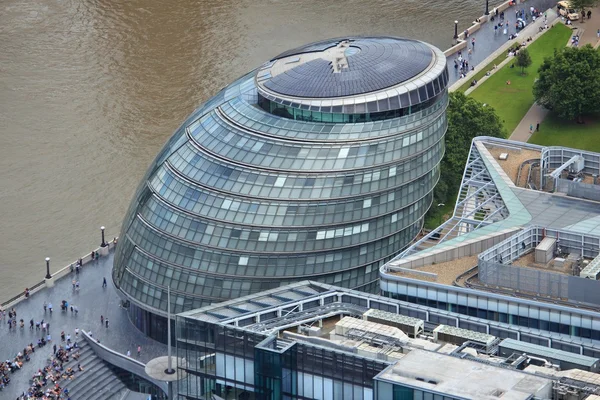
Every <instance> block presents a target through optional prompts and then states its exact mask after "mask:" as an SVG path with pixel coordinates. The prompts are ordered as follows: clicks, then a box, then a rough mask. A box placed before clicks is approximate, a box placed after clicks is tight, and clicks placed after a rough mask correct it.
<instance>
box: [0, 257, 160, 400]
mask: <svg viewBox="0 0 600 400" xmlns="http://www.w3.org/2000/svg"><path fill="white" fill-rule="evenodd" d="M112 264H113V254H112V253H111V254H110V255H108V256H106V257H102V258H101V259H100V260H98V261H95V262H92V263H90V264H86V265H85V266H84V267H83V269H82V271H81V273H80V274H79V281H80V286H81V288H80V291H79V292H76V291H74V290H73V288H72V284H71V280H72V279H73V278H75V274H74V273H72V275H71V277H65V278H63V279H60V280H59V281H58V282H56V284H55V286H54V287H53V288H50V289H43V290H41V291H39V292H38V293H35V294H34V295H32V296H31V297H30V298H29V299H28V300H25V301H22V302H21V303H19V304H17V305H16V306H15V307H14V308H15V309H16V311H17V320H20V319H21V318H22V319H23V320H25V323H26V327H25V328H24V329H20V328H16V329H15V328H13V329H12V330H10V331H9V329H8V325H7V323H6V319H4V320H0V359H1V360H7V359H13V358H14V357H15V356H16V354H17V352H19V351H23V348H24V347H25V346H26V345H27V344H29V343H31V342H33V343H34V344H35V343H37V339H38V338H41V336H42V335H41V331H36V330H35V329H34V330H30V329H29V320H30V319H31V318H33V319H34V321H39V320H41V319H44V320H45V321H46V322H49V323H50V333H51V335H52V342H53V343H51V344H50V345H46V346H45V347H42V348H39V349H38V348H36V350H35V353H33V354H32V356H31V361H30V362H27V363H25V364H24V366H23V369H22V370H20V371H17V372H15V373H14V374H12V375H11V382H10V384H9V385H8V386H7V387H6V388H5V389H4V390H3V391H2V392H0V398H2V399H15V398H16V397H17V396H18V395H19V394H20V393H22V392H23V390H25V389H26V388H27V387H28V386H29V380H30V379H31V377H32V375H33V374H34V372H35V371H37V370H38V369H39V368H42V367H43V366H44V365H45V362H46V360H47V358H48V357H49V356H50V354H51V353H52V344H57V346H58V345H60V344H61V341H60V332H61V331H65V333H70V334H71V338H72V340H73V339H74V338H75V332H74V331H75V328H79V329H85V330H86V331H92V333H93V335H94V337H95V338H98V339H100V342H101V343H102V344H104V345H106V346H108V347H109V348H111V349H113V350H115V351H117V352H121V353H126V352H127V350H131V353H132V354H136V349H137V345H138V344H139V345H141V346H142V354H141V357H140V358H139V360H140V361H141V362H144V363H145V362H147V361H148V360H150V359H151V358H154V357H157V356H162V355H165V354H166V353H167V347H166V346H165V345H163V344H161V343H158V342H156V341H154V340H152V339H149V338H148V337H146V336H145V335H144V334H142V333H141V332H140V331H138V330H137V329H136V328H135V327H134V326H133V325H132V324H131V322H129V320H128V318H127V312H126V310H124V309H122V308H120V307H119V301H120V299H119V297H118V295H117V293H116V289H115V288H114V287H113V285H112V282H111V279H110V271H111V268H112ZM103 277H106V280H107V282H108V287H107V288H105V289H103V288H102V278H103ZM63 299H64V300H67V301H68V302H69V304H74V305H77V306H78V308H79V314H76V315H74V314H71V311H68V312H66V313H65V312H61V311H60V303H61V300H63ZM44 301H47V302H52V305H53V307H54V312H53V313H52V314H50V313H49V312H47V313H46V314H44V309H43V303H44ZM7 312H8V311H7ZM100 315H104V317H108V318H109V321H110V324H109V327H108V328H106V327H104V326H101V325H100ZM7 318H8V316H7ZM83 367H85V365H84V366H83Z"/></svg>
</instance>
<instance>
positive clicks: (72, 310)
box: [71, 304, 73, 314]
mask: <svg viewBox="0 0 600 400" xmlns="http://www.w3.org/2000/svg"><path fill="white" fill-rule="evenodd" d="M71 314H73V304H71Z"/></svg>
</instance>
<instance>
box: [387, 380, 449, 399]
mask: <svg viewBox="0 0 600 400" xmlns="http://www.w3.org/2000/svg"><path fill="white" fill-rule="evenodd" d="M375 393H376V397H375V398H376V399H389V400H461V398H458V397H451V396H447V395H443V394H438V393H434V392H429V391H427V390H424V389H422V388H421V389H417V388H411V387H408V386H403V385H399V384H395V383H391V382H384V381H380V380H375Z"/></svg>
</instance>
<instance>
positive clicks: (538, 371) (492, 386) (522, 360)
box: [176, 281, 600, 400]
mask: <svg viewBox="0 0 600 400" xmlns="http://www.w3.org/2000/svg"><path fill="white" fill-rule="evenodd" d="M465 324H472V326H473V327H475V328H477V327H481V326H488V328H489V327H491V325H487V324H489V321H487V320H486V319H485V318H475V317H468V316H462V315H461V314H460V313H457V312H448V311H442V310H439V309H437V308H435V307H428V306H421V305H414V304H411V303H409V302H406V301H400V300H395V299H390V298H386V297H383V296H378V295H373V294H367V293H364V292H358V291H354V290H350V289H346V288H341V287H335V286H330V285H326V284H322V283H317V282H310V281H305V282H298V283H294V284H290V285H288V286H284V287H280V288H277V289H271V290H268V291H264V292H260V293H256V294H253V295H249V296H246V297H243V298H240V299H236V300H230V301H227V302H223V303H220V304H216V305H211V306H207V307H204V308H201V309H198V310H192V311H188V312H185V313H182V314H179V315H177V317H176V336H177V341H176V347H177V358H178V360H179V364H178V370H180V371H181V372H182V379H181V380H179V381H178V386H177V396H178V398H179V399H181V400H183V399H186V400H192V399H213V400H220V399H245V400H279V399H290V400H291V399H320V400H321V399H322V400H338V399H339V400H417V399H418V400H424V399H427V400H458V399H460V400H465V399H472V400H497V399H514V400H534V399H537V400H542V399H548V400H549V399H552V400H555V399H556V400H566V399H578V400H583V399H586V400H587V399H590V400H591V399H593V398H594V397H593V396H594V395H597V394H600V375H598V374H597V373H596V371H597V368H598V365H599V364H600V359H598V358H597V357H596V358H594V357H589V356H584V355H580V354H574V353H572V352H569V351H564V350H556V349H552V348H550V347H548V346H542V345H535V344H531V343H525V342H520V341H514V340H512V339H502V338H500V337H498V336H495V335H492V334H489V333H482V332H479V331H476V330H470V329H467V328H460V327H459V326H466V325H465ZM522 330H523V331H525V329H522V328H521V327H516V328H515V331H516V332H519V331H522ZM540 336H541V337H542V338H544V337H545V338H550V336H549V335H548V334H544V333H541V334H540ZM573 340H574V341H578V342H579V343H582V341H581V340H577V339H573Z"/></svg>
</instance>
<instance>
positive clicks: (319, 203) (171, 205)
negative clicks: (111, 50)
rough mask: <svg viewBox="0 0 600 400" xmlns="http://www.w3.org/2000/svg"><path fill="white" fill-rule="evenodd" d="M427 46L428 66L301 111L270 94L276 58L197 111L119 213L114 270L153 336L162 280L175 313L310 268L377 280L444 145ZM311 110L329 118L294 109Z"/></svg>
mask: <svg viewBox="0 0 600 400" xmlns="http://www.w3.org/2000/svg"><path fill="white" fill-rule="evenodd" d="M385 40H386V41H387V43H390V40H392V41H393V39H389V38H387V39H385ZM376 41H377V40H376V39H372V40H371V41H370V42H369V45H370V46H371V47H372V46H375V47H376V45H375V44H376ZM408 42H410V41H408ZM402 43H404V42H402ZM419 43H420V42H419ZM332 45H335V42H332ZM398 46H400V47H401V46H402V44H398ZM423 46H426V47H427V49H429V50H428V51H430V52H431V57H432V59H433V60H434V61H433V62H432V63H431V65H429V66H428V67H427V68H426V69H425V70H423V71H421V74H420V75H419V76H418V79H417V78H415V80H410V81H406V82H399V83H398V85H396V86H394V87H393V88H388V89H386V90H384V91H379V92H373V93H369V92H365V93H364V94H362V95H360V96H354V97H352V98H349V97H344V98H340V99H329V100H328V99H324V98H319V99H313V100H314V102H315V104H317V103H318V104H320V105H321V106H319V107H317V106H311V107H308V108H306V107H304V106H303V105H300V104H295V103H294V104H295V105H292V102H288V101H287V100H284V98H283V97H281V98H277V99H275V100H271V99H269V100H267V99H266V98H265V97H264V96H262V95H261V91H260V87H261V85H260V83H258V76H259V75H260V77H263V76H264V73H261V72H260V71H261V69H264V68H265V66H268V65H270V64H272V63H273V62H274V61H271V62H270V63H267V64H265V66H263V67H261V68H259V69H258V70H257V71H254V72H252V73H250V74H248V75H246V76H244V77H242V78H240V79H239V80H237V81H236V82H234V83H233V84H231V85H230V86H228V87H226V88H225V89H223V90H222V91H221V92H220V93H219V94H217V95H216V96H215V97H214V98H213V99H211V100H209V101H208V102H207V103H206V104H204V105H203V106H201V107H200V108H199V109H198V110H196V111H194V113H193V114H192V115H191V116H190V117H189V118H188V119H187V120H186V121H185V122H184V123H183V124H182V126H181V127H180V128H179V129H178V130H177V131H176V132H175V134H174V135H173V137H172V138H171V139H170V140H169V141H168V142H167V144H166V145H165V147H164V149H163V150H162V151H161V152H160V153H159V155H158V156H157V158H156V159H155V161H154V162H153V163H152V165H151V166H150V168H149V170H148V172H147V174H146V176H145V177H144V179H143V181H142V182H141V184H140V187H139V188H138V190H137V192H136V194H135V197H134V199H133V201H132V203H131V206H130V208H129V210H128V212H127V214H126V217H125V220H124V222H123V227H122V230H121V236H120V237H121V240H120V241H119V244H118V246H117V253H116V256H115V264H114V269H113V280H114V282H115V284H116V285H117V287H118V288H119V289H120V290H121V293H122V295H123V296H124V297H125V298H126V299H127V300H129V301H131V303H132V304H133V305H134V308H133V310H134V311H132V312H131V313H130V314H131V319H132V320H133V321H134V322H135V324H136V326H138V327H140V328H141V329H142V330H143V331H144V332H146V333H148V334H151V335H152V336H153V337H156V334H153V333H152V332H153V331H155V330H153V329H151V328H148V327H149V326H151V325H152V324H151V323H149V322H148V321H150V320H152V316H151V315H147V314H157V315H162V316H164V315H165V313H166V309H167V296H166V291H167V287H171V296H172V302H171V304H172V310H171V311H172V312H173V313H179V312H182V311H185V310H191V309H194V308H198V307H201V306H204V305H206V304H210V303H214V302H220V301H223V300H227V299H230V298H236V297H239V296H243V295H247V294H250V293H256V292H258V291H261V290H266V289H270V288H273V287H277V286H280V285H284V284H288V283H291V282H294V281H299V280H303V279H307V278H310V279H312V280H317V281H321V282H325V283H330V284H335V285H339V286H343V287H348V288H359V289H362V290H371V289H372V288H376V282H377V280H378V269H379V267H380V266H381V265H383V263H385V262H386V261H388V260H389V259H390V258H391V256H392V255H393V254H395V253H397V252H398V251H399V250H401V249H403V248H404V247H406V245H407V244H408V243H410V241H411V240H412V239H413V238H414V237H415V236H416V235H417V234H418V232H419V230H420V228H421V225H422V218H423V215H424V214H425V213H426V211H427V210H428V208H429V207H430V205H431V202H432V191H433V188H434V186H435V184H436V183H437V181H438V179H439V172H440V171H439V162H440V160H441V158H442V157H443V155H444V135H445V132H446V128H447V119H446V115H445V110H446V107H447V104H448V96H447V87H446V84H447V69H446V61H445V57H443V54H442V53H441V52H440V51H439V50H437V49H435V48H433V47H431V46H429V45H424V44H419V48H421V49H423V48H424V47H423ZM359 54H362V53H359ZM349 57H350V58H351V57H358V54H357V55H356V56H355V55H350V56H349ZM261 79H262V78H261ZM419 88H423V90H420V89H419ZM392 91H393V92H394V94H392V93H391V92H392ZM407 91H411V92H415V93H417V95H415V96H412V97H411V96H409V95H408V94H406V93H404V94H402V93H403V92H407ZM388 92H390V93H388ZM421 92H423V94H422V95H421V94H418V93H421ZM404 95H406V96H409V97H408V103H403V101H402V100H401V99H402V98H403V96H404ZM269 96H270V98H273V96H272V93H271V94H269ZM387 96H391V97H390V100H389V101H388V100H387V98H388V97H387ZM392 98H393V99H392ZM373 99H376V100H377V104H380V106H378V107H375V108H373V107H371V106H365V107H366V108H365V109H364V110H365V111H364V112H355V111H356V110H360V109H361V107H358V106H357V104H359V103H361V102H364V104H370V102H373ZM303 100H307V99H303ZM279 101H281V102H282V105H281V107H286V108H285V109H286V110H287V111H286V112H287V113H290V110H291V113H292V114H291V115H292V116H293V117H294V118H289V115H282V113H281V112H279V111H276V110H279V109H280V108H281V107H280V104H279ZM336 101H342V102H352V104H353V108H352V112H351V113H346V111H350V110H349V109H346V108H344V107H340V108H339V109H338V108H336V107H335V106H333V104H334V103H335V102H336ZM325 103H328V104H331V106H329V114H327V111H326V110H327V107H325V106H324V104H325ZM271 106H272V107H271ZM294 107H297V109H296V110H294ZM394 107H395V108H394ZM271 108H273V109H271ZM384 109H385V111H383V110H384ZM312 112H315V113H317V112H319V113H322V112H325V113H326V114H327V116H326V117H323V115H324V114H323V115H321V116H320V117H319V118H317V116H316V114H315V115H312V114H311V116H310V118H309V117H307V118H304V117H301V118H300V117H299V118H296V117H295V115H296V114H295V113H298V114H297V115H299V116H300V115H304V114H307V113H312ZM359 114H360V116H357V115H359ZM307 115H308V114H307ZM334 115H335V118H334ZM351 115H352V116H351ZM329 116H331V118H329ZM338 117H339V118H338ZM155 333H156V332H155Z"/></svg>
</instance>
